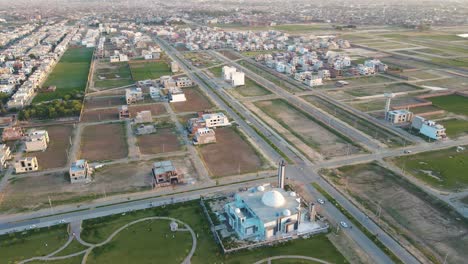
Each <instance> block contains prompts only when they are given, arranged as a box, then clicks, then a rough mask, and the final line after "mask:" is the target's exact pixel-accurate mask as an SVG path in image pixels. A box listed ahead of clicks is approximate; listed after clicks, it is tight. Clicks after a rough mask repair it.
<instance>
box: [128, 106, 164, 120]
mask: <svg viewBox="0 0 468 264" xmlns="http://www.w3.org/2000/svg"><path fill="white" fill-rule="evenodd" d="M128 109H129V110H130V115H131V116H132V117H135V116H136V113H137V112H140V111H151V114H152V115H153V116H156V115H162V114H166V113H167V111H166V108H165V107H164V105H163V104H146V105H132V106H130V107H129V108H128Z"/></svg>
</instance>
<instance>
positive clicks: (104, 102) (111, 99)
mask: <svg viewBox="0 0 468 264" xmlns="http://www.w3.org/2000/svg"><path fill="white" fill-rule="evenodd" d="M123 104H125V100H124V99H123V98H122V97H120V96H118V97H115V96H107V97H89V98H86V101H85V109H94V108H104V107H113V106H120V105H123Z"/></svg>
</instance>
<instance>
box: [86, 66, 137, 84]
mask: <svg viewBox="0 0 468 264" xmlns="http://www.w3.org/2000/svg"><path fill="white" fill-rule="evenodd" d="M133 83H134V81H133V79H132V75H131V73H130V67H129V65H128V62H118V63H102V62H100V63H98V64H97V65H96V69H95V72H94V87H95V88H97V89H98V90H104V89H110V88H116V87H121V86H126V85H130V84H133Z"/></svg>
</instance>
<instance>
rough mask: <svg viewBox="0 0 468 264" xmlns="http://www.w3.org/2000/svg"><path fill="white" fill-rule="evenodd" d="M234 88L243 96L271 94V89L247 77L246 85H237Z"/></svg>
mask: <svg viewBox="0 0 468 264" xmlns="http://www.w3.org/2000/svg"><path fill="white" fill-rule="evenodd" d="M233 90H234V91H236V92H237V93H238V94H240V95H241V96H243V97H250V96H262V95H268V94H271V92H270V91H268V90H267V89H265V88H264V87H263V86H261V85H260V84H258V83H256V82H255V81H253V80H252V79H250V78H245V85H242V86H238V87H235V88H233Z"/></svg>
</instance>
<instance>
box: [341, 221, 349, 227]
mask: <svg viewBox="0 0 468 264" xmlns="http://www.w3.org/2000/svg"><path fill="white" fill-rule="evenodd" d="M340 225H341V226H342V227H344V228H348V227H349V225H348V224H347V223H346V222H345V221H341V222H340Z"/></svg>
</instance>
